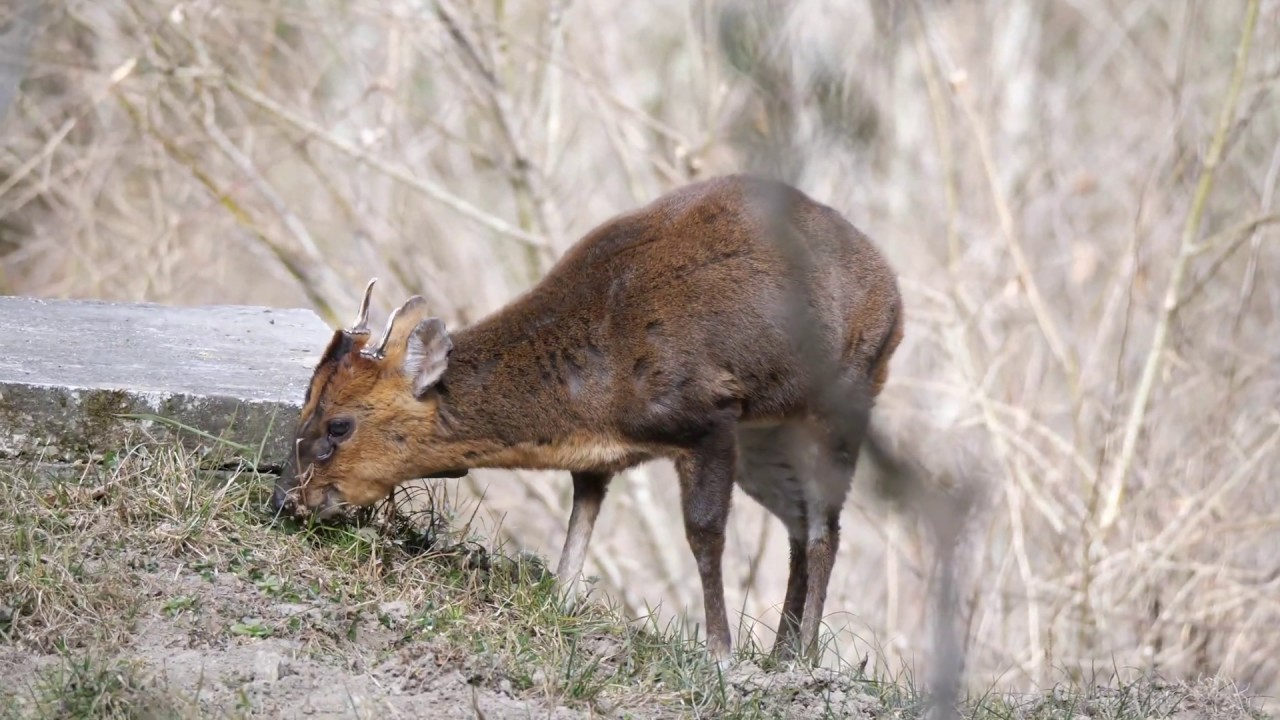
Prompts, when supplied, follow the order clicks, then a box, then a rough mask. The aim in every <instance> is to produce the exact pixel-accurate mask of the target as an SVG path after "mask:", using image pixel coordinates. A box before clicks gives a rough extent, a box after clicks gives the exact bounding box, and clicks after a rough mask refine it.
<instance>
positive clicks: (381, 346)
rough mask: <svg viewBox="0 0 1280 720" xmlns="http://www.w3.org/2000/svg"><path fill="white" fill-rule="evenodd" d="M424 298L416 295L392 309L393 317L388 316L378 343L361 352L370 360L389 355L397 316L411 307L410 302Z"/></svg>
mask: <svg viewBox="0 0 1280 720" xmlns="http://www.w3.org/2000/svg"><path fill="white" fill-rule="evenodd" d="M421 299H422V298H420V297H418V296H416V295H415V296H414V297H411V298H409V299H408V300H406V301H405V302H404V304H403V305H401V306H400V307H398V308H396V309H395V310H392V311H391V317H388V318H387V327H386V329H385V330H383V331H382V339H380V340H378V345H377V346H376V347H375V348H373V349H372V350H370V349H369V346H368V345H366V346H365V347H364V348H362V349H361V350H360V354H361V355H363V356H364V357H367V358H369V359H370V360H381V359H383V358H384V357H386V356H387V343H388V342H389V341H390V340H391V330H392V328H394V327H395V324H396V318H398V317H400V313H401V312H403V311H404V309H405V308H407V307H409V304H410V303H413V302H419V301H421Z"/></svg>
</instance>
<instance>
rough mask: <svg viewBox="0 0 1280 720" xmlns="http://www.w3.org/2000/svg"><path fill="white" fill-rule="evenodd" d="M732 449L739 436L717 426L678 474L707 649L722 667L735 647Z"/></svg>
mask: <svg viewBox="0 0 1280 720" xmlns="http://www.w3.org/2000/svg"><path fill="white" fill-rule="evenodd" d="M734 447H735V435H734V433H733V430H732V428H731V427H729V428H717V429H713V430H712V431H711V432H710V433H709V434H708V436H707V437H706V438H705V439H704V440H703V441H701V442H700V443H698V445H697V446H696V447H694V448H692V449H690V450H689V451H688V452H686V453H685V454H683V455H681V456H680V457H679V458H678V459H677V460H676V463H675V465H676V473H677V475H679V478H680V504H681V510H682V511H683V514H684V527H685V536H686V537H687V538H688V541H689V548H690V550H692V551H693V558H694V561H695V562H697V565H698V576H699V579H700V580H701V581H702V604H703V614H704V616H705V617H706V623H707V652H708V654H709V655H710V656H711V657H712V658H713V659H714V660H716V661H717V662H719V663H720V664H721V665H724V664H726V663H727V662H728V660H729V651H730V648H731V645H732V641H731V638H730V635H729V615H728V611H727V609H726V608H725V600H724V576H723V574H722V572H721V566H722V560H723V557H724V534H725V525H726V524H727V523H728V520H729V505H730V501H731V500H732V497H733V482H734V470H735V466H736V464H737V463H736V460H737V458H736V453H735V451H734Z"/></svg>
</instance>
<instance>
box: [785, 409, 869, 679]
mask: <svg viewBox="0 0 1280 720" xmlns="http://www.w3.org/2000/svg"><path fill="white" fill-rule="evenodd" d="M795 431H796V432H794V433H793V434H792V437H793V441H792V443H791V446H790V450H791V451H792V452H793V454H794V455H795V457H796V464H797V465H798V466H799V469H800V476H801V481H802V486H803V488H804V490H803V496H804V502H805V521H806V530H807V537H806V543H805V556H806V560H807V563H808V570H809V574H808V587H807V589H806V592H805V605H804V615H803V618H802V620H801V623H800V638H799V640H800V647H801V651H802V652H803V654H804V655H805V656H806V657H807V659H808V660H809V661H810V662H811V663H813V664H817V662H818V661H819V659H820V658H821V652H820V651H819V649H818V644H817V643H818V626H819V624H820V623H821V622H822V612H823V606H824V605H825V603H826V599H827V587H828V585H830V582H831V571H832V568H833V567H834V565H835V559H836V552H837V551H838V549H839V546H840V512H841V509H842V508H843V507H844V502H845V499H846V498H847V497H848V494H849V488H850V486H851V485H852V483H853V474H854V470H855V467H856V464H857V456H858V450H859V448H860V446H861V442H862V438H861V435H860V434H857V435H855V436H853V437H833V436H832V435H830V434H829V433H827V432H825V431H823V430H820V429H818V428H816V427H814V426H797V427H796V428H795Z"/></svg>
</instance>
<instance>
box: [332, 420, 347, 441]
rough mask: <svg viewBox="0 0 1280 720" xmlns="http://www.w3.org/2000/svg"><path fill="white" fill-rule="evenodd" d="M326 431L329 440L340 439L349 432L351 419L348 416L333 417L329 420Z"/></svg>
mask: <svg viewBox="0 0 1280 720" xmlns="http://www.w3.org/2000/svg"><path fill="white" fill-rule="evenodd" d="M327 433H328V435H329V439H330V440H341V439H342V438H344V437H346V436H348V435H350V434H351V420H349V419H348V418H334V419H332V420H330V421H329V427H328V430H327Z"/></svg>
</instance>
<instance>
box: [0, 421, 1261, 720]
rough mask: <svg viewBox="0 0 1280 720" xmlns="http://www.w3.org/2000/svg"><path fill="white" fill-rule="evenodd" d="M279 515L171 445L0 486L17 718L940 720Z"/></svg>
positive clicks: (418, 520) (550, 587)
mask: <svg viewBox="0 0 1280 720" xmlns="http://www.w3.org/2000/svg"><path fill="white" fill-rule="evenodd" d="M206 460H207V458H206ZM269 492H270V484H269V480H268V479H267V478H264V477H260V476H257V475H256V474H255V473H253V472H250V471H247V470H246V471H236V472H231V473H227V472H225V471H217V472H211V471H206V470H204V469H202V468H201V458H199V457H196V456H194V455H192V454H188V453H186V452H185V451H182V450H180V449H176V448H171V447H167V446H163V445H151V446H140V447H138V448H131V449H129V450H128V451H126V452H123V453H121V454H120V455H119V456H118V457H114V458H109V459H108V461H107V462H105V463H104V464H103V465H102V466H101V467H90V468H86V469H85V470H84V471H83V473H82V474H81V476H80V477H79V479H78V480H76V479H68V478H66V477H65V476H64V477H60V478H59V479H57V480H52V479H51V477H50V476H49V475H48V474H47V473H45V472H44V471H42V470H41V469H39V468H35V469H26V470H18V471H14V470H11V469H10V470H4V469H3V468H0V677H2V678H3V683H0V719H3V720H8V719H9V718H14V719H15V720H17V719H19V718H21V719H23V720H25V719H27V718H73V719H74V718H174V717H176V718H188V717H210V718H242V717H255V718H256V717H271V718H373V717H391V718H397V717H404V718H441V719H449V718H484V719H485V720H505V719H508V718H551V719H553V720H554V719H568V718H655V719H665V718H744V719H745V718H795V719H796V720H816V719H818V718H851V717H852V718H857V717H893V718H919V717H923V716H925V715H926V710H927V708H928V706H927V704H926V703H925V701H924V700H923V699H922V697H923V695H922V692H921V688H920V687H919V683H920V682H921V681H920V680H919V679H918V678H913V677H912V676H911V675H910V674H909V673H906V672H902V673H899V674H896V675H895V674H892V673H886V672H884V671H883V670H882V669H877V668H866V667H865V663H859V662H858V661H857V659H852V660H850V659H846V660H845V661H844V662H843V663H837V664H836V667H838V668H839V669H838V670H833V669H817V668H805V667H799V666H794V665H778V664H777V663H774V662H772V661H771V659H770V658H768V656H767V655H766V653H765V652H764V651H765V650H766V648H760V647H758V646H756V645H755V644H754V643H753V642H752V641H751V639H750V638H749V637H744V634H743V633H741V632H738V633H736V635H735V642H736V643H737V646H738V658H737V659H736V660H735V664H734V665H733V666H732V667H730V668H729V669H727V670H725V671H723V672H721V671H720V670H719V669H718V668H716V666H715V665H714V664H713V663H710V662H708V660H707V658H706V655H705V652H704V649H703V647H702V646H701V644H700V643H699V642H697V641H696V640H694V639H691V633H690V632H689V629H688V628H686V627H683V626H676V627H671V626H666V627H662V626H657V625H656V623H649V624H646V622H645V621H644V620H643V619H636V618H630V619H628V618H624V617H622V615H621V614H620V613H619V612H618V611H616V609H615V608H613V607H611V606H609V605H608V604H607V603H605V602H598V601H597V600H601V599H599V598H595V597H594V596H593V597H591V598H589V599H588V600H587V601H585V602H582V603H580V604H579V605H577V606H575V607H574V608H572V609H566V608H565V607H564V605H563V604H562V601H563V597H562V596H561V595H560V594H559V592H558V590H557V587H556V584H555V582H554V578H552V577H551V576H550V574H549V573H548V572H547V569H546V561H545V559H543V558H537V557H532V556H527V555H522V554H516V555H508V554H505V553H503V552H502V551H501V548H496V547H493V546H491V545H489V544H486V541H485V540H484V539H483V538H474V537H471V536H470V534H469V531H468V529H467V515H466V512H467V511H466V509H465V508H461V509H459V508H452V509H451V508H449V506H448V503H447V502H438V501H437V500H436V499H434V498H433V499H432V500H431V501H430V502H427V503H425V504H424V505H423V506H422V507H425V508H426V509H425V510H423V511H422V512H420V513H418V514H417V515H416V516H415V517H413V518H406V517H403V514H397V515H395V516H390V515H388V516H386V517H390V518H391V519H390V520H387V519H386V517H383V516H381V515H379V514H378V513H375V514H374V517H373V518H372V519H370V518H366V519H365V521H364V523H363V524H361V523H355V524H351V525H348V526H343V527H335V528H330V527H324V528H321V527H296V526H295V527H286V526H282V525H281V524H280V523H279V522H278V521H277V520H276V519H274V518H272V517H270V515H269V513H267V512H266V511H265V500H266V496H267V494H268V493H269ZM379 517H383V520H382V521H377V518H379ZM979 689H980V690H981V688H979ZM960 704H961V706H962V707H961V710H962V713H963V715H964V716H966V717H971V718H982V719H983V720H987V719H988V718H989V719H990V720H996V719H997V718H998V719H999V720H1010V719H1014V718H1063V720H1083V718H1114V719H1115V720H1138V719H1139V718H1141V720H1147V719H1148V718H1156V717H1178V718H1193V717H1194V718H1208V719H1211V720H1236V719H1237V718H1239V719H1243V718H1261V717H1263V716H1262V715H1261V714H1260V713H1258V712H1257V710H1256V708H1257V706H1258V705H1257V702H1256V701H1254V700H1253V699H1252V698H1247V697H1245V696H1244V695H1243V694H1242V693H1241V692H1239V691H1238V690H1236V689H1235V688H1234V687H1232V686H1231V685H1230V684H1229V683H1225V682H1217V681H1212V682H1210V681H1204V682H1200V683H1196V684H1185V683H1163V682H1156V681H1153V680H1143V681H1139V682H1134V681H1132V680H1126V681H1122V682H1120V683H1119V684H1114V685H1112V684H1107V683H1101V684H1095V683H1088V684H1083V683H1074V684H1071V683H1065V684H1063V685H1061V686H1060V687H1057V688H1054V689H1052V690H1050V691H1048V692H1045V693H1042V694H1035V695H1029V696H1012V695H1008V694H999V693H985V692H977V693H971V694H970V696H969V697H967V698H965V699H962V701H961V703H960Z"/></svg>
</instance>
